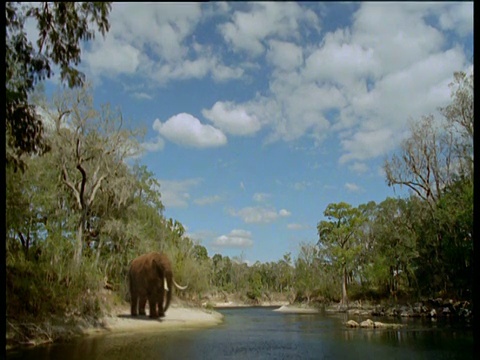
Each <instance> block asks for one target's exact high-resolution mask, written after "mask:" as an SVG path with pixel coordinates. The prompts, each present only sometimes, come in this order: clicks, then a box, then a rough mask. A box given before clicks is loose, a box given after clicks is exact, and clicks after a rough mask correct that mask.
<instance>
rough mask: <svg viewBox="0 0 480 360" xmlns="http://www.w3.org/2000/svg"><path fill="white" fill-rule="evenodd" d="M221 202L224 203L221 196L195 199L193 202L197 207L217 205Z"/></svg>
mask: <svg viewBox="0 0 480 360" xmlns="http://www.w3.org/2000/svg"><path fill="white" fill-rule="evenodd" d="M220 201H222V197H221V196H220V195H212V196H204V197H201V198H198V199H195V200H194V201H193V202H194V203H195V204H197V205H200V206H204V205H211V204H215V203H217V202H220Z"/></svg>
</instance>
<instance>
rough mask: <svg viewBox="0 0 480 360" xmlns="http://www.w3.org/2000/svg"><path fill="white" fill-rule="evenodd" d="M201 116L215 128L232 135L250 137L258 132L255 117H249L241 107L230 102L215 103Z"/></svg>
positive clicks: (203, 111) (257, 123) (257, 122)
mask: <svg viewBox="0 0 480 360" xmlns="http://www.w3.org/2000/svg"><path fill="white" fill-rule="evenodd" d="M202 114H203V116H205V117H206V118H207V119H209V120H210V121H212V122H213V124H214V125H215V126H216V127H218V128H219V129H221V130H223V131H225V132H226V133H229V134H232V135H251V134H254V133H256V132H257V131H258V130H260V122H259V121H258V119H257V118H256V116H255V115H253V116H252V115H249V114H248V113H247V111H246V110H245V109H244V108H243V107H241V106H235V105H234V104H233V103H231V102H220V101H217V102H216V103H215V104H214V105H213V107H212V108H211V109H210V110H206V109H204V110H202Z"/></svg>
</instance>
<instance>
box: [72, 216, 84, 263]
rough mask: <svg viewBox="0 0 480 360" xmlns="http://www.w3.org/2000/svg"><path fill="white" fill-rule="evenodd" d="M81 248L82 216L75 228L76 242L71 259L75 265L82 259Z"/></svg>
mask: <svg viewBox="0 0 480 360" xmlns="http://www.w3.org/2000/svg"><path fill="white" fill-rule="evenodd" d="M82 250H83V216H82V219H81V220H80V222H79V224H78V228H77V244H76V247H75V254H74V259H73V262H74V264H75V266H78V265H80V261H81V259H82Z"/></svg>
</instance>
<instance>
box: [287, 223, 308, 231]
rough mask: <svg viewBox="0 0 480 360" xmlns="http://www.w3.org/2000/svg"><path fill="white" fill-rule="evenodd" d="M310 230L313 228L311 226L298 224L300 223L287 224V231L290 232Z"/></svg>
mask: <svg viewBox="0 0 480 360" xmlns="http://www.w3.org/2000/svg"><path fill="white" fill-rule="evenodd" d="M310 228H311V226H310V225H306V224H298V223H290V224H287V229H288V230H306V229H310Z"/></svg>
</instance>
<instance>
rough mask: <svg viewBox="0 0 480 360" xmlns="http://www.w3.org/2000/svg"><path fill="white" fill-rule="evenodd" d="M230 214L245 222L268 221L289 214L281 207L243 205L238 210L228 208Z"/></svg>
mask: <svg viewBox="0 0 480 360" xmlns="http://www.w3.org/2000/svg"><path fill="white" fill-rule="evenodd" d="M229 213H230V215H232V216H238V217H240V218H241V219H242V220H243V221H244V222H245V223H247V224H249V223H270V222H273V221H275V220H277V219H278V218H280V217H287V216H290V212H289V211H287V210H285V209H282V210H280V211H277V210H275V209H274V208H267V207H261V206H252V207H245V208H243V209H240V210H238V211H236V210H233V209H230V210H229Z"/></svg>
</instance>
